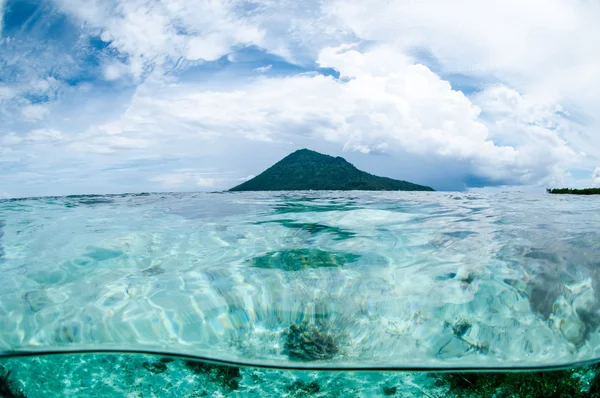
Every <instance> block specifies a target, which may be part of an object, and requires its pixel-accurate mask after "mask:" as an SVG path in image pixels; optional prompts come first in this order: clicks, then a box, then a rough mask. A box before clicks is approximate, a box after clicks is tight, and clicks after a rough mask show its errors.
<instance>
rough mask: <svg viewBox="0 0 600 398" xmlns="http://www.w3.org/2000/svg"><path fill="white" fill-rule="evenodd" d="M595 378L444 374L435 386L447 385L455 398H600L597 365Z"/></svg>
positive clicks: (573, 372)
mask: <svg viewBox="0 0 600 398" xmlns="http://www.w3.org/2000/svg"><path fill="white" fill-rule="evenodd" d="M593 368H594V369H595V371H596V374H595V376H594V377H593V379H592V380H591V381H589V382H587V383H586V382H585V381H583V379H582V378H581V377H578V376H580V373H579V372H578V371H577V370H574V369H571V370H562V371H553V372H537V373H529V372H506V373H447V374H442V375H440V376H438V383H441V384H447V385H448V386H449V393H450V394H452V395H453V396H456V397H465V398H467V397H473V398H475V397H491V396H496V397H515V398H526V397H556V398H561V397H572V398H584V397H594V398H595V397H600V373H599V371H600V366H598V365H596V366H594V367H593Z"/></svg>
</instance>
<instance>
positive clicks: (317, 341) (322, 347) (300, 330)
mask: <svg viewBox="0 0 600 398" xmlns="http://www.w3.org/2000/svg"><path fill="white" fill-rule="evenodd" d="M284 338H285V345H284V349H283V353H284V354H286V355H288V357H289V358H290V359H292V360H299V361H316V360H323V359H331V358H333V357H335V356H336V354H337V353H338V352H339V351H340V350H339V348H338V346H337V344H336V343H335V341H334V339H333V336H332V335H331V334H329V333H327V332H326V331H324V330H321V329H320V328H318V327H316V326H315V325H312V324H302V325H296V324H292V325H291V326H290V327H289V329H288V330H286V331H285V332H284Z"/></svg>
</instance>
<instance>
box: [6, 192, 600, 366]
mask: <svg viewBox="0 0 600 398" xmlns="http://www.w3.org/2000/svg"><path fill="white" fill-rule="evenodd" d="M599 226H600V201H599V200H598V199H597V198H595V197H565V196H551V195H528V194H519V193H510V194H500V195H477V194H468V193H465V194H454V193H439V192H437V193H413V192H411V193H405V192H400V193H397V192H395V193H365V192H349V193H339V192H331V193H315V192H306V193H294V194H289V193H288V194H282V193H260V194H259V193H235V194H234V193H223V194H150V195H120V196H97V197H91V196H87V197H70V198H69V197H67V198H39V199H27V200H5V201H0V271H1V272H0V285H1V286H2V290H1V291H0V352H2V355H6V356H11V355H18V354H24V353H41V352H56V351H60V352H73V351H98V350H114V351H117V352H124V351H131V352H139V351H142V352H158V353H172V354H181V355H187V356H196V357H201V358H207V359H212V360H216V361H224V362H227V363H241V364H249V365H258V366H266V367H271V368H277V367H279V368H296V369H302V368H311V369H350V370H352V369H489V368H515V367H517V368H521V369H532V368H539V367H563V366H569V365H572V364H576V363H581V362H594V361H596V360H597V359H598V358H600V332H599V326H600V312H599V311H600V288H599V286H598V283H600V271H599V269H600V267H599V266H600V256H599V254H600V228H599Z"/></svg>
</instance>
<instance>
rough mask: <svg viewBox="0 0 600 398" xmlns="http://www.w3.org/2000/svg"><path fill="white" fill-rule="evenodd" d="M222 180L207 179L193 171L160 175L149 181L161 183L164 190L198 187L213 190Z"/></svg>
mask: <svg viewBox="0 0 600 398" xmlns="http://www.w3.org/2000/svg"><path fill="white" fill-rule="evenodd" d="M220 180H221V179H220V178H214V177H207V176H206V174H204V173H201V172H196V171H194V170H193V169H192V170H185V169H184V170H176V171H174V172H173V173H167V174H159V175H156V176H154V177H151V178H149V181H151V182H156V183H159V184H160V185H161V186H162V187H163V188H172V189H175V188H182V187H184V186H186V187H190V186H192V185H196V186H198V187H201V188H213V187H215V185H216V184H217V183H218V182H219V181H220Z"/></svg>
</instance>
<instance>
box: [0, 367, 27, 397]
mask: <svg viewBox="0 0 600 398" xmlns="http://www.w3.org/2000/svg"><path fill="white" fill-rule="evenodd" d="M10 373H11V371H10V370H5V369H4V367H2V366H0V397H2V398H25V397H26V395H25V394H24V393H23V391H21V389H20V388H18V387H16V386H15V385H14V383H13V381H12V380H10Z"/></svg>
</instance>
